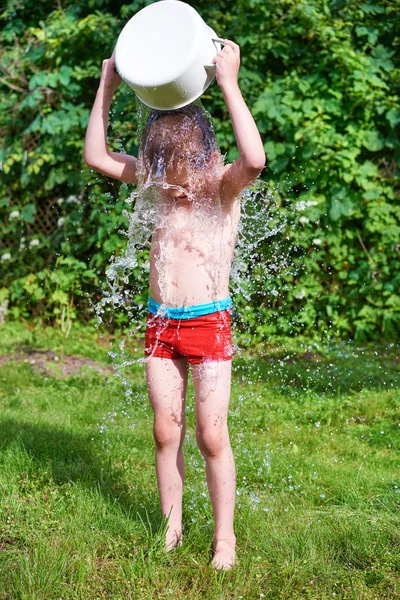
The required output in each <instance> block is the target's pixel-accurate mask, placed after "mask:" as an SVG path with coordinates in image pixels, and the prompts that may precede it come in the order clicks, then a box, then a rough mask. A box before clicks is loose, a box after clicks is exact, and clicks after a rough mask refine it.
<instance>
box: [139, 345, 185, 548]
mask: <svg viewBox="0 0 400 600" xmlns="http://www.w3.org/2000/svg"><path fill="white" fill-rule="evenodd" d="M187 378H188V371H187V363H186V359H178V360H171V359H167V358H156V357H151V358H149V360H148V361H147V363H146V379H147V389H148V393H149V399H150V403H151V406H152V408H153V411H154V440H155V444H156V473H157V483H158V490H159V493H160V501H161V510H162V513H163V515H165V516H168V515H169V520H168V529H167V535H166V548H167V550H171V549H172V548H173V547H174V546H176V545H177V543H179V542H180V539H181V536H182V491H183V481H184V477H185V465H184V459H183V452H182V444H183V440H184V437H185V397H186V388H187Z"/></svg>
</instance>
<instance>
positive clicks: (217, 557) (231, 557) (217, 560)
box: [211, 538, 236, 571]
mask: <svg viewBox="0 0 400 600" xmlns="http://www.w3.org/2000/svg"><path fill="white" fill-rule="evenodd" d="M235 546H236V540H235V538H233V539H229V540H228V539H226V540H214V558H213V559H212V562H211V565H212V566H213V567H214V569H218V570H222V571H230V570H231V569H232V567H233V566H234V564H235V563H236V551H235Z"/></svg>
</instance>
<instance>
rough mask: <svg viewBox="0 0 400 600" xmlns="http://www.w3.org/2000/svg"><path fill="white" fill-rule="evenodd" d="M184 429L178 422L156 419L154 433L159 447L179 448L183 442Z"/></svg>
mask: <svg viewBox="0 0 400 600" xmlns="http://www.w3.org/2000/svg"><path fill="white" fill-rule="evenodd" d="M183 429H184V428H182V427H180V426H179V425H177V424H176V423H173V424H171V423H168V422H163V421H161V422H158V421H155V423H154V429H153V433H154V441H155V443H156V446H157V448H159V449H161V448H171V447H172V448H179V447H180V446H181V445H182V442H183V435H184V431H183Z"/></svg>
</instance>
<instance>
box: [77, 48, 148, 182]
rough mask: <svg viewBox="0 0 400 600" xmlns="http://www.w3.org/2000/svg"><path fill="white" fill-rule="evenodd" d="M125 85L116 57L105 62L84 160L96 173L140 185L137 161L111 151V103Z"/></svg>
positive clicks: (86, 142) (86, 140)
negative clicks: (108, 142) (116, 67)
mask: <svg viewBox="0 0 400 600" xmlns="http://www.w3.org/2000/svg"><path fill="white" fill-rule="evenodd" d="M120 83H121V77H120V76H119V75H118V73H117V72H116V71H115V60H114V54H113V55H112V56H111V58H109V59H108V60H104V61H103V68H102V73H101V79H100V85H99V89H98V90H97V94H96V99H95V101H94V105H93V108H92V112H91V113H90V118H89V124H88V128H87V131H86V139H85V148H84V152H83V156H84V159H85V162H86V164H87V165H88V166H89V167H92V168H93V169H95V170H96V171H99V172H100V173H103V175H108V176H109V177H114V179H119V180H120V181H124V182H125V183H137V175H136V165H137V159H136V158H135V157H134V156H129V155H128V154H122V153H120V152H110V151H109V150H108V148H107V125H108V115H109V112H110V106H111V99H112V95H113V93H114V91H115V90H116V88H117V87H118V86H119V84H120Z"/></svg>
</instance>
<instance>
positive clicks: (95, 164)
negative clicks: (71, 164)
mask: <svg viewBox="0 0 400 600" xmlns="http://www.w3.org/2000/svg"><path fill="white" fill-rule="evenodd" d="M83 160H84V161H85V163H86V164H87V166H88V167H90V168H91V169H94V170H95V171H98V170H99V160H98V157H96V156H94V155H93V154H92V153H91V152H88V151H87V150H84V151H83Z"/></svg>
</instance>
